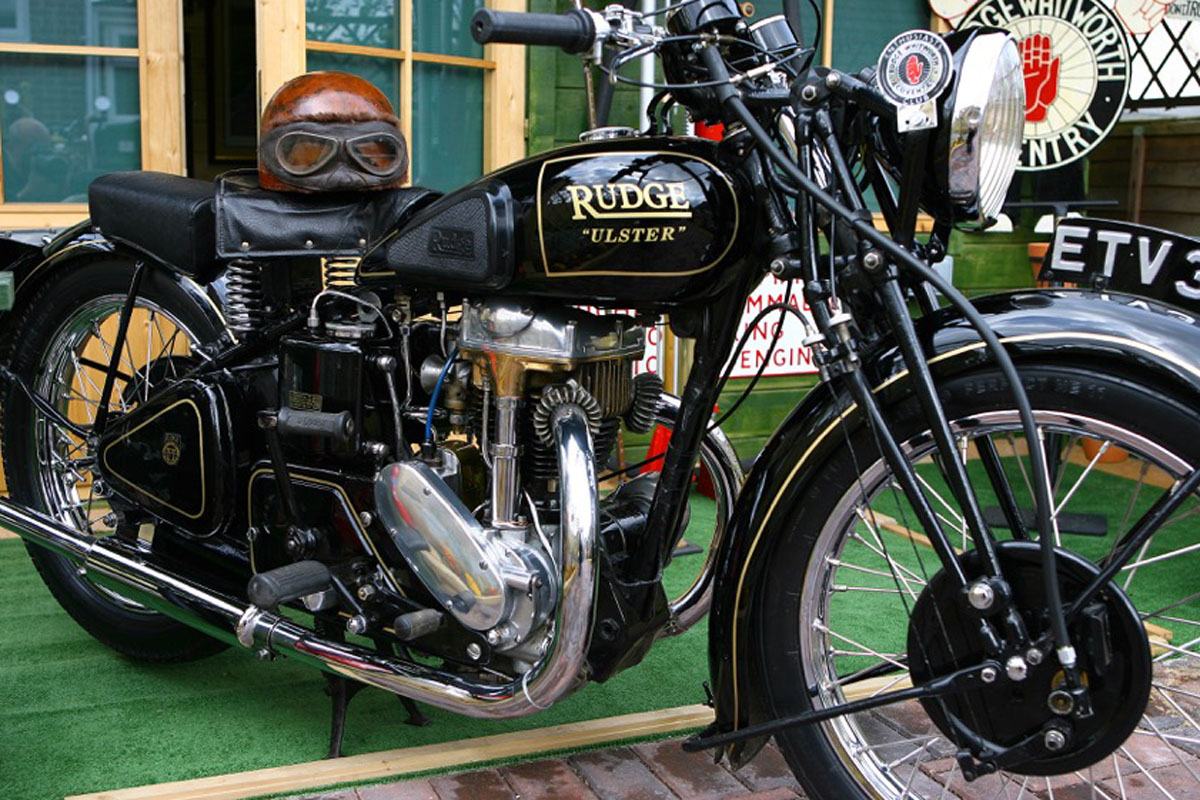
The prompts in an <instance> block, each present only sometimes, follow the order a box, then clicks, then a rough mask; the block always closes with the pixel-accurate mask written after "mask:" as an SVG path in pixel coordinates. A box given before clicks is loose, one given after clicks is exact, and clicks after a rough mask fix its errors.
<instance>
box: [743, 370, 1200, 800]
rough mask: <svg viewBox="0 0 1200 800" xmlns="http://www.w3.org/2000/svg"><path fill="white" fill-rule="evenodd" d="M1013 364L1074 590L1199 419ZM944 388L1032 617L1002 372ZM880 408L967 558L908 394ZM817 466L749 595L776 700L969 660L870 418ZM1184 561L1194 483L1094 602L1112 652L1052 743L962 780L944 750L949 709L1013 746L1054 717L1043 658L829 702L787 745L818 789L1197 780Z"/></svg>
mask: <svg viewBox="0 0 1200 800" xmlns="http://www.w3.org/2000/svg"><path fill="white" fill-rule="evenodd" d="M1021 375H1022V379H1023V382H1024V383H1025V386H1026V389H1027V391H1028V393H1029V398H1030V401H1031V403H1032V405H1033V408H1034V415H1035V419H1036V422H1037V426H1038V429H1039V433H1040V434H1041V436H1042V438H1044V440H1045V442H1046V444H1045V446H1046V449H1047V454H1048V457H1049V459H1050V462H1051V467H1052V480H1053V484H1054V485H1053V490H1054V492H1053V493H1054V505H1055V518H1056V523H1057V525H1056V527H1057V529H1058V530H1057V533H1056V535H1057V536H1058V537H1059V538H1058V543H1059V545H1060V548H1061V549H1062V550H1064V551H1069V552H1066V553H1064V554H1063V556H1062V558H1061V559H1060V562H1061V563H1060V565H1059V572H1060V580H1061V582H1062V584H1063V586H1064V592H1065V594H1066V597H1067V599H1068V600H1069V598H1070V596H1071V591H1072V587H1074V591H1078V587H1079V585H1080V584H1081V582H1086V579H1087V578H1088V577H1089V576H1090V575H1092V574H1094V570H1095V569H1096V566H1095V565H1096V564H1101V563H1103V562H1104V560H1105V559H1106V558H1107V557H1109V556H1111V554H1113V553H1114V552H1115V551H1116V550H1117V549H1118V546H1119V544H1121V543H1122V540H1123V538H1124V537H1125V536H1126V535H1127V534H1128V533H1129V532H1130V531H1131V530H1133V529H1134V527H1135V526H1136V525H1137V523H1138V521H1139V519H1141V518H1142V516H1143V515H1144V514H1146V512H1147V510H1148V509H1150V508H1151V506H1152V505H1153V504H1154V503H1155V501H1156V500H1157V499H1159V498H1160V497H1162V496H1163V495H1164V494H1165V493H1167V492H1168V491H1169V490H1170V488H1171V487H1172V486H1173V485H1175V484H1176V482H1177V481H1180V480H1182V479H1184V478H1186V477H1187V476H1188V475H1189V474H1190V473H1191V472H1192V469H1193V467H1194V465H1200V414H1197V409H1196V408H1194V407H1189V406H1187V405H1185V404H1184V403H1182V402H1180V401H1179V400H1178V399H1177V398H1174V397H1172V396H1170V395H1168V394H1167V393H1164V392H1161V391H1158V390H1156V389H1153V388H1151V387H1149V386H1146V385H1143V384H1141V383H1138V382H1136V381H1132V380H1127V379H1124V378H1121V377H1118V376H1116V375H1113V374H1111V373H1106V372H1102V371H1098V370H1095V369H1087V368H1068V367H1063V366H1057V365H1042V366H1033V365H1025V366H1022V367H1021ZM938 388H939V394H940V395H941V397H942V402H943V404H944V406H945V409H946V413H947V416H948V418H949V419H950V422H951V427H952V430H953V431H954V434H955V437H956V439H957V443H958V450H959V456H960V458H962V459H963V460H964V461H965V463H966V465H967V471H968V474H969V476H970V479H971V481H972V484H973V485H974V487H975V491H976V493H977V494H978V496H979V499H980V504H981V505H982V506H983V507H984V515H985V518H986V519H987V521H988V524H989V526H991V528H992V533H993V535H994V536H995V538H996V539H997V540H999V541H1000V544H999V547H1000V550H1001V555H1002V563H1003V564H1004V566H1005V572H1006V577H1009V579H1010V580H1011V581H1013V582H1014V583H1015V584H1017V585H1018V588H1017V589H1016V590H1015V593H1017V594H1019V595H1021V594H1023V595H1024V597H1023V598H1022V597H1018V600H1019V601H1020V600H1022V599H1023V600H1024V602H1023V603H1019V604H1020V605H1023V606H1024V608H1022V613H1023V616H1024V618H1025V622H1026V624H1027V625H1028V626H1029V627H1030V628H1031V629H1032V630H1033V631H1034V632H1035V633H1036V632H1040V631H1042V630H1045V627H1046V623H1045V620H1044V617H1042V615H1041V614H1040V613H1038V611H1037V602H1036V601H1037V599H1038V598H1039V597H1040V595H1038V590H1037V589H1036V588H1031V587H1037V586H1038V585H1039V584H1040V562H1039V560H1038V559H1037V557H1036V552H1037V545H1035V544H1032V543H1030V542H1021V541H1017V540H1020V539H1022V538H1023V533H1022V530H1023V529H1024V530H1028V528H1031V527H1032V525H1031V524H1030V523H1031V522H1032V519H1031V518H1032V512H1031V510H1030V509H1032V497H1033V491H1032V486H1031V484H1030V478H1031V475H1030V471H1029V467H1028V463H1027V461H1026V460H1025V459H1024V458H1023V455H1024V454H1026V453H1027V452H1028V447H1027V442H1026V441H1025V437H1024V435H1023V432H1022V428H1021V425H1020V420H1019V418H1018V415H1017V412H1016V410H1015V409H1014V408H1013V407H1012V404H1011V399H1010V398H1011V395H1010V393H1009V391H1008V388H1007V384H1006V382H1005V381H1004V380H1003V378H1002V377H1001V376H1000V375H999V374H998V373H996V372H980V373H974V374H970V375H965V376H959V377H956V378H954V379H951V380H947V381H946V382H945V383H943V384H940V385H939V387H938ZM884 412H885V417H886V418H887V419H889V420H890V421H891V424H892V426H893V432H894V434H895V435H896V438H897V440H898V441H900V442H902V443H903V447H904V450H905V453H906V454H907V456H908V458H909V459H910V461H911V462H912V463H913V464H914V465H915V469H916V472H917V474H918V476H919V479H920V482H921V484H922V485H923V488H924V489H925V491H926V494H927V496H928V497H929V498H930V501H931V503H932V505H933V506H934V509H935V511H936V512H937V514H938V516H939V517H940V518H941V521H942V525H943V527H944V530H945V531H946V533H947V534H948V535H949V536H950V538H951V540H952V542H953V544H954V545H955V547H956V549H958V550H960V551H962V552H963V559H964V563H965V564H967V565H968V569H967V571H968V573H969V572H970V566H969V565H970V564H971V563H972V561H973V559H972V555H971V542H970V539H969V534H968V533H967V527H966V525H965V524H964V522H963V515H962V513H961V511H960V508H959V506H958V503H957V502H956V500H955V497H954V493H953V492H952V491H950V489H949V487H948V486H947V485H946V483H945V481H944V480H943V479H942V477H941V473H940V471H939V469H938V467H937V464H936V462H935V459H934V458H933V457H932V454H933V451H934V446H933V444H932V442H931V440H930V437H929V435H928V432H927V431H928V426H927V424H926V423H925V421H924V418H923V415H922V413H921V411H920V409H919V407H918V406H917V403H916V401H915V400H914V399H911V398H910V399H909V400H905V401H901V402H899V403H897V404H896V405H894V406H893V407H891V408H887V409H884ZM838 435H839V436H841V435H842V434H840V433H839V434H838ZM820 474H821V475H822V482H821V488H822V490H821V492H819V493H810V496H808V497H805V498H804V501H803V503H802V504H801V505H800V507H798V508H795V509H792V514H791V517H790V518H791V520H792V522H791V524H790V527H789V528H788V529H787V530H786V531H784V532H783V534H782V536H780V537H779V539H778V541H777V543H776V547H775V550H774V552H773V558H772V561H771V566H770V569H769V573H768V575H767V578H766V580H765V582H764V584H763V586H762V587H761V591H762V594H761V595H760V597H759V599H758V606H757V607H758V608H760V609H770V610H771V612H770V613H760V614H758V615H757V618H756V624H755V628H754V635H755V638H756V645H757V653H758V657H759V658H760V659H761V663H762V665H763V669H762V675H764V676H765V681H766V686H765V694H766V697H767V701H768V704H769V707H770V708H771V709H772V711H773V713H774V714H775V715H777V716H785V715H790V714H796V713H799V712H802V711H805V710H808V709H810V708H825V707H831V706H834V705H838V704H841V703H844V702H847V701H851V700H856V699H861V698H865V697H870V696H873V695H877V694H880V693H883V692H889V691H894V690H897V689H902V688H906V687H908V686H911V685H913V683H914V682H915V683H917V684H918V685H919V684H921V683H923V682H924V681H925V680H927V679H928V678H929V677H931V676H932V675H935V674H945V673H946V672H948V671H950V670H951V669H952V667H953V665H954V664H956V663H959V664H961V665H962V666H967V665H970V664H974V663H979V661H980V660H981V658H980V647H979V645H978V643H977V642H974V641H972V634H971V633H970V631H969V628H970V626H969V625H964V624H963V621H962V619H961V617H956V616H955V615H956V614H957V613H958V612H957V611H956V608H957V607H958V606H959V605H961V604H959V603H957V600H958V598H957V597H950V596H948V594H949V593H948V592H947V591H946V584H945V580H944V576H943V575H941V574H940V573H941V564H940V562H939V561H938V559H937V557H936V556H935V555H934V553H933V551H932V549H930V545H929V540H928V538H927V537H926V536H925V532H924V531H922V530H920V528H919V524H918V523H917V521H916V519H917V518H916V514H915V513H914V511H913V509H912V507H911V506H910V505H909V503H908V502H907V500H905V498H904V496H903V494H902V492H901V491H900V489H899V488H898V485H897V483H896V481H895V479H894V477H893V475H892V473H891V471H890V469H889V468H888V467H887V465H886V464H885V463H884V461H883V460H882V458H881V457H880V455H879V449H878V447H877V446H876V443H875V440H874V437H873V435H872V433H871V431H870V430H869V429H868V428H866V427H863V428H860V429H858V430H857V431H853V432H850V433H848V434H847V435H846V436H845V446H843V447H842V448H840V449H839V450H838V451H837V452H835V453H834V454H833V455H832V456H830V457H829V459H828V461H827V462H826V464H825V465H824V468H823V469H822V470H821V471H820ZM1005 495H1009V496H1010V497H1011V498H1012V500H1013V501H1015V509H1014V508H1013V504H1011V503H1006V502H1005ZM1006 505H1007V508H1008V509H1009V513H1007V514H1006V513H1005V512H1004V509H1005V507H1006ZM1014 512H1015V513H1014ZM1027 526H1028V527H1027ZM1010 529H1016V532H1015V533H1014V532H1013V530H1010ZM1197 574H1200V500H1198V498H1197V497H1194V496H1193V497H1190V498H1188V499H1186V500H1185V501H1184V505H1183V506H1182V507H1181V508H1180V509H1179V510H1177V511H1176V512H1175V513H1174V514H1173V515H1172V516H1171V517H1170V518H1169V519H1168V520H1167V521H1166V522H1165V523H1164V524H1162V525H1161V526H1159V527H1158V528H1157V530H1156V531H1155V532H1154V534H1153V535H1152V536H1151V538H1150V539H1149V540H1148V541H1147V542H1146V544H1145V546H1144V547H1142V548H1141V549H1140V551H1139V552H1138V553H1137V554H1136V555H1135V556H1134V557H1133V558H1132V559H1131V560H1129V561H1128V562H1127V563H1126V564H1125V565H1124V567H1123V569H1122V570H1121V571H1120V572H1119V573H1118V574H1117V577H1116V578H1115V579H1114V583H1115V584H1116V585H1117V586H1118V587H1119V589H1120V590H1121V591H1120V592H1111V593H1107V594H1108V596H1107V599H1106V600H1105V602H1104V603H1103V604H1102V605H1103V607H1102V609H1101V612H1102V613H1101V614H1100V616H1101V617H1102V618H1103V620H1104V622H1105V624H1107V628H1106V629H1105V630H1106V631H1107V633H1106V634H1105V636H1106V638H1105V641H1107V642H1109V643H1110V644H1113V645H1115V647H1114V649H1115V650H1116V653H1115V656H1114V657H1113V660H1111V661H1109V662H1107V671H1105V672H1104V673H1103V674H1101V671H1100V670H1099V668H1095V669H1093V670H1092V673H1091V674H1090V675H1089V674H1088V672H1087V667H1086V666H1085V674H1084V677H1085V679H1086V680H1089V681H1090V689H1091V692H1092V695H1093V701H1094V703H1095V704H1096V708H1095V712H1096V714H1095V715H1094V717H1093V719H1092V720H1091V721H1090V722H1086V721H1082V722H1079V723H1078V725H1077V728H1076V731H1075V734H1076V735H1074V736H1073V737H1071V738H1070V739H1069V740H1068V742H1067V744H1066V745H1065V746H1063V747H1062V749H1060V750H1059V751H1058V752H1057V753H1056V754H1055V756H1054V757H1047V756H1043V757H1041V758H1034V759H1028V760H1026V761H1025V762H1023V763H1020V764H1018V765H1015V766H1013V767H1011V768H1010V769H1009V770H1007V771H1005V770H1002V771H1000V772H997V773H996V774H994V775H989V776H986V777H984V778H980V779H978V780H975V781H973V782H972V781H968V780H967V779H966V778H965V777H964V774H963V772H962V770H961V768H960V766H959V763H958V761H957V759H956V754H957V753H958V752H959V751H960V749H961V747H960V745H959V744H958V743H956V742H960V741H961V736H960V734H959V733H957V732H956V731H955V729H954V727H953V725H952V724H950V723H949V722H948V719H949V717H950V716H955V717H956V718H957V719H959V720H960V721H961V722H963V723H965V724H966V726H967V727H968V728H970V729H971V730H972V731H974V732H975V733H978V734H981V735H984V736H986V737H987V738H989V739H991V740H992V741H998V742H1001V743H1005V744H1010V743H1015V742H1016V741H1018V740H1019V739H1020V738H1022V737H1024V736H1027V735H1029V733H1030V732H1031V731H1037V730H1040V726H1043V725H1046V724H1053V714H1052V711H1051V710H1049V705H1048V702H1047V697H1046V695H1047V694H1048V693H1049V692H1050V691H1052V690H1053V689H1054V688H1055V687H1056V686H1057V685H1058V682H1059V681H1060V679H1061V676H1060V673H1058V669H1057V664H1056V662H1055V661H1054V658H1053V656H1052V655H1051V656H1050V657H1048V658H1046V659H1045V661H1044V662H1042V663H1040V664H1027V665H1026V667H1027V670H1028V677H1027V678H1022V679H1021V681H1020V682H1017V681H1007V680H1004V679H1003V676H1002V678H1001V681H1000V682H999V683H998V686H1003V687H1004V688H1003V689H1002V690H1001V689H997V690H994V691H982V690H981V691H977V692H972V693H968V694H966V695H963V696H962V699H960V700H955V701H952V702H946V703H940V702H929V703H926V704H924V705H923V704H921V703H918V702H916V701H910V702H906V703H900V704H895V705H892V706H887V707H884V708H883V709H881V710H877V711H871V712H863V713H859V714H854V715H847V716H842V717H838V718H835V719H834V720H832V721H829V722H826V723H822V724H816V725H809V726H804V727H800V728H795V729H792V730H789V731H786V732H784V733H783V734H780V735H779V737H778V739H779V742H780V745H781V747H782V749H783V752H784V754H785V755H786V757H787V759H788V761H789V763H790V765H791V767H792V769H793V770H794V771H795V772H796V775H797V777H798V779H799V780H800V782H801V783H802V784H803V785H804V788H805V789H806V790H807V791H808V793H809V796H810V797H813V798H822V799H823V800H835V799H836V800H848V799H852V798H859V799H861V798H871V799H872V800H883V799H885V798H887V799H890V800H903V799H904V798H928V799H929V800H935V799H937V798H947V799H949V798H967V797H971V798H974V797H987V798H990V797H996V798H1005V797H1007V798H1018V797H1021V798H1049V797H1067V796H1069V797H1088V798H1091V797H1095V798H1127V797H1163V798H1185V797H1200V763H1198V762H1197V760H1196V756H1195V753H1197V752H1198V750H1197V746H1198V745H1200V724H1198V722H1200V586H1198V584H1197V582H1196V575H1197ZM1102 596H1105V595H1102ZM1074 634H1075V631H1074V630H1073V635H1074ZM1097 641H1099V638H1098V639H1097ZM1147 643H1148V648H1149V652H1146V651H1147ZM931 653H933V655H931ZM1093 657H1094V658H1099V656H1093ZM972 659H974V660H972ZM934 662H936V663H934ZM1097 663H1098V662H1097ZM1055 744H1058V742H1055Z"/></svg>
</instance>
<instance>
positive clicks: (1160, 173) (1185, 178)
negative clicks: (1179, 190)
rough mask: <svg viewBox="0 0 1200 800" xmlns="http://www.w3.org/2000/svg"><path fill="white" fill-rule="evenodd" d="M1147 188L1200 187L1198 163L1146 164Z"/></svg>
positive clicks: (1199, 165) (1199, 164) (1199, 167)
mask: <svg viewBox="0 0 1200 800" xmlns="http://www.w3.org/2000/svg"><path fill="white" fill-rule="evenodd" d="M1146 185H1147V186H1184V187H1193V186H1200V163H1190V164H1154V163H1151V164H1147V165H1146Z"/></svg>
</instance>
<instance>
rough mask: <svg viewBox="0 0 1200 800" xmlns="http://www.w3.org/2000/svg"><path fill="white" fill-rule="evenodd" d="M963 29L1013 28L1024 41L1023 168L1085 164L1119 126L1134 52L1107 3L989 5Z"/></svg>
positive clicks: (962, 23)
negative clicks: (1085, 158) (1084, 157)
mask: <svg viewBox="0 0 1200 800" xmlns="http://www.w3.org/2000/svg"><path fill="white" fill-rule="evenodd" d="M933 5H934V9H935V10H937V7H938V6H939V5H942V6H944V7H945V6H949V5H955V4H954V3H948V2H945V0H935V2H934V4H933ZM962 5H963V4H962V3H959V4H957V7H961V6H962ZM957 24H958V27H959V28H973V27H978V26H981V25H988V26H992V27H997V28H1005V29H1007V30H1009V31H1011V32H1012V33H1013V35H1015V36H1016V37H1017V41H1018V42H1019V43H1020V46H1021V57H1022V60H1023V62H1024V69H1025V144H1024V150H1023V152H1022V155H1021V169H1024V170H1027V171H1036V170H1047V169H1054V168H1056V167H1061V166H1063V165H1064V164H1069V163H1071V162H1072V161H1075V160H1077V159H1079V158H1082V157H1083V156H1085V155H1087V154H1088V153H1089V152H1091V150H1092V149H1093V148H1095V147H1096V145H1098V144H1099V143H1100V142H1101V141H1103V139H1104V137H1105V136H1107V135H1108V133H1109V131H1111V130H1112V128H1113V126H1114V125H1116V123H1117V119H1118V118H1119V117H1120V115H1121V111H1122V109H1124V107H1125V98H1126V96H1127V95H1128V93H1129V72H1130V70H1129V47H1128V43H1127V41H1126V38H1125V35H1126V34H1125V28H1124V26H1123V25H1122V23H1121V20H1120V19H1118V17H1117V15H1116V13H1114V12H1113V11H1112V10H1110V9H1109V7H1108V6H1107V5H1105V4H1104V3H1102V2H1100V0H983V2H980V3H977V4H973V5H972V7H971V8H970V9H969V10H968V11H967V12H966V13H964V14H962V15H961V16H959V17H958V18H957Z"/></svg>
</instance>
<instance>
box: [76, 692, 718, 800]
mask: <svg viewBox="0 0 1200 800" xmlns="http://www.w3.org/2000/svg"><path fill="white" fill-rule="evenodd" d="M712 719H713V711H712V709H711V708H709V707H708V706H702V705H695V706H682V707H680V708H668V709H664V710H662V711H647V712H643V713H640V714H625V715H623V716H619V717H608V718H606V719H594V720H588V721H586V722H572V723H568V724H566V725H554V726H551V727H548V728H541V729H538V730H531V731H518V732H516V733H502V734H497V735H495V736H483V737H480V738H477V739H466V740H462V741H457V742H442V743H440V744H429V745H422V746H421V747H410V748H406V749H402V750H388V751H384V752H382V753H370V754H367V755H361V756H348V757H346V758H335V759H332V760H328V759H327V760H323V761H313V762H309V763H307V764H295V765H291V766H286V767H273V768H270V769H259V770H253V771H251V772H239V773H235V774H232V775H218V776H215V777H212V778H197V779H195V780H189V781H176V782H174V783H160V784H154V785H151V786H140V787H136V788H131V789H115V790H112V791H103V792H95V793H93V794H82V795H75V796H73V797H68V798H66V800H240V798H247V797H259V796H262V795H269V794H291V793H294V792H302V791H307V790H311V789H317V788H320V787H323V786H332V785H335V784H339V783H353V782H359V781H370V780H377V779H382V778H397V777H400V776H403V775H410V774H413V773H417V772H428V771H431V770H440V769H448V768H451V767H461V766H465V765H467V764H478V763H480V762H486V761H499V760H502V759H510V758H521V757H524V756H530V755H534V754H538V753H549V752H560V751H563V750H573V749H576V748H580V747H591V746H593V745H598V744H608V743H611V742H618V741H625V740H628V739H635V738H641V737H644V736H657V735H660V734H664V733H674V732H677V731H685V730H692V729H695V728H701V727H704V726H705V725H707V724H709V723H710V722H712Z"/></svg>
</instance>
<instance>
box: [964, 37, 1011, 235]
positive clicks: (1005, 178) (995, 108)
mask: <svg viewBox="0 0 1200 800" xmlns="http://www.w3.org/2000/svg"><path fill="white" fill-rule="evenodd" d="M953 105H954V110H953V112H952V114H951V119H950V141H949V154H948V156H949V159H948V167H949V175H948V178H949V181H948V183H949V191H950V199H951V200H952V201H953V203H954V204H955V205H956V206H958V208H959V209H960V211H961V212H964V213H960V214H959V215H957V216H958V217H959V220H960V221H961V222H963V223H965V224H967V225H972V226H985V225H988V224H990V223H991V222H992V221H993V220H995V219H996V217H997V216H999V214H1000V209H1001V207H1002V206H1003V205H1004V198H1005V195H1006V194H1007V193H1008V186H1009V184H1010V183H1012V179H1013V174H1014V173H1015V172H1016V169H1017V163H1018V162H1019V161H1020V159H1021V141H1022V138H1023V136H1024V131H1025V75H1024V71H1023V67H1022V64H1021V54H1020V51H1019V50H1018V48H1017V43H1016V40H1015V39H1014V38H1013V37H1012V36H1011V35H1009V34H1007V33H1002V32H993V33H982V34H979V35H977V36H975V37H974V38H973V39H972V40H971V42H970V43H969V45H968V46H967V49H966V53H965V54H964V55H963V58H962V62H961V66H960V67H959V75H958V85H957V89H956V92H955V96H954V103H953Z"/></svg>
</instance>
